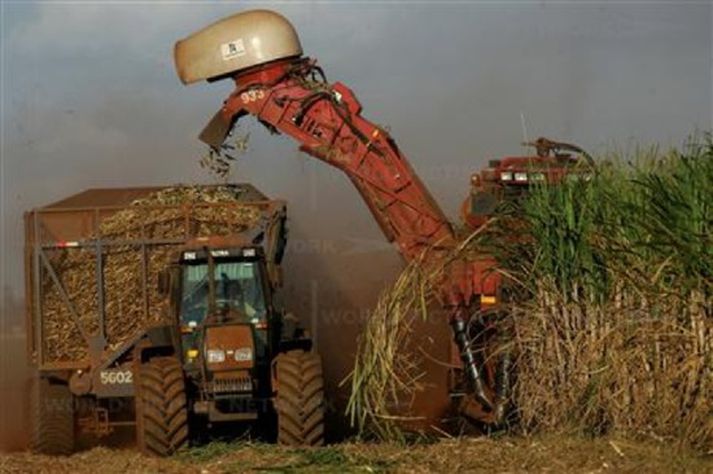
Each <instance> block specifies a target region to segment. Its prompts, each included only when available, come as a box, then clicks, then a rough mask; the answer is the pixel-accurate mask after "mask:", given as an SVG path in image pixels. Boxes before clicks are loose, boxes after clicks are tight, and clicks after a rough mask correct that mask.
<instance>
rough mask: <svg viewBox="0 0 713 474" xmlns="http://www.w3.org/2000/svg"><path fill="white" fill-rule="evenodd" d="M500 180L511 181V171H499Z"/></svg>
mask: <svg viewBox="0 0 713 474" xmlns="http://www.w3.org/2000/svg"><path fill="white" fill-rule="evenodd" d="M500 181H512V173H511V172H510V171H503V172H502V173H500Z"/></svg>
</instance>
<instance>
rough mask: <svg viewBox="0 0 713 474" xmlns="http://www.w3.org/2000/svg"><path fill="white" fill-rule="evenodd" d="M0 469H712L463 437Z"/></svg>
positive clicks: (220, 450) (574, 446)
mask: <svg viewBox="0 0 713 474" xmlns="http://www.w3.org/2000/svg"><path fill="white" fill-rule="evenodd" d="M0 472H3V473H20V472H22V473H25V472H37V473H50V472H52V473H91V474H97V473H102V474H111V473H122V474H126V473H158V472H161V473H183V472H189V473H198V474H209V473H211V474H212V473H230V472H276V473H277V472H285V473H287V472H341V473H347V472H369V473H373V472H489V473H492V472H558V473H559V472H568V473H580V472H581V473H596V472H624V473H629V472H630V473H637V474H640V473H652V472H661V473H664V472H666V473H668V472H713V452H712V453H709V454H708V455H700V454H693V453H691V452H688V451H685V450H680V449H677V448H673V447H671V445H670V444H666V443H659V442H654V441H651V442H634V441H628V440H623V439H616V438H611V439H596V440H585V439H580V438H573V437H539V438H514V437H506V438H500V439H488V438H463V439H454V440H441V441H439V442H436V443H432V444H417V445H410V446H398V445H390V444H368V443H345V444H338V445H332V446H328V447H325V448H319V449H290V448H282V447H277V446H271V445H266V444H256V443H251V442H239V441H237V442H232V443H220V442H214V443H211V444H208V445H206V446H204V447H200V448H191V449H189V450H186V451H184V452H181V453H179V454H177V455H176V456H174V457H173V458H171V459H156V458H149V457H145V456H142V455H141V454H139V453H137V452H136V451H134V450H121V449H108V448H94V449H92V450H89V451H85V452H81V453H77V454H75V455H73V456H71V457H65V458H53V457H48V456H38V455H32V454H29V453H12V454H0Z"/></svg>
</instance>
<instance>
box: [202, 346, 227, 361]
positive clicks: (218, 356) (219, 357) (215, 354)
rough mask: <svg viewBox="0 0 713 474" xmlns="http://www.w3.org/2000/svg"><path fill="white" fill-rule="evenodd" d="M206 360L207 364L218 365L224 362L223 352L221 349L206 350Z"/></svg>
mask: <svg viewBox="0 0 713 474" xmlns="http://www.w3.org/2000/svg"><path fill="white" fill-rule="evenodd" d="M206 358H207V359H208V363H209V364H218V363H220V362H225V351H224V350H223V349H208V351H207V352H206Z"/></svg>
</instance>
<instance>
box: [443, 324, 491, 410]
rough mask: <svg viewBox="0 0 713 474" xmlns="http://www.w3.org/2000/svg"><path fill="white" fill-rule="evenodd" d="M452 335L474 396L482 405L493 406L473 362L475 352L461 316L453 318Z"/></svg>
mask: <svg viewBox="0 0 713 474" xmlns="http://www.w3.org/2000/svg"><path fill="white" fill-rule="evenodd" d="M452 326H453V335H454V337H455V341H456V344H457V345H458V350H459V351H460V357H461V360H462V361H463V369H464V371H465V374H466V379H467V380H468V382H469V383H470V385H471V387H470V388H471V389H472V390H473V392H474V394H475V397H476V398H477V399H478V401H479V402H480V403H482V404H483V406H484V407H486V408H488V409H492V408H493V404H492V402H491V401H490V400H489V399H488V397H487V395H485V390H484V389H483V381H482V379H481V377H480V371H478V366H477V364H476V362H475V354H473V349H472V348H471V347H470V341H469V340H468V336H467V334H466V327H467V324H466V322H465V321H464V320H463V319H462V318H458V317H456V318H453V323H452Z"/></svg>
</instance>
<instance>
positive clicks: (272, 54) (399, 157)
mask: <svg viewBox="0 0 713 474" xmlns="http://www.w3.org/2000/svg"><path fill="white" fill-rule="evenodd" d="M175 64H176V70H177V72H178V76H179V77H180V79H181V81H182V82H183V83H184V84H190V83H194V82H198V81H203V80H207V81H209V82H212V81H217V80H221V79H230V80H232V81H234V82H235V90H234V91H233V92H232V93H231V94H230V96H229V97H228V98H227V99H226V100H225V102H224V103H223V106H222V107H221V109H220V110H219V111H218V112H217V113H216V114H215V116H214V117H213V119H212V120H211V122H210V123H209V124H208V125H207V126H206V128H205V129H204V130H203V132H202V133H201V136H200V138H201V139H202V140H203V141H204V142H206V143H207V144H209V145H210V146H211V147H212V148H213V149H214V150H215V151H217V152H219V151H220V149H221V147H222V146H223V144H224V142H225V140H226V138H227V137H228V136H229V134H230V131H231V130H232V129H233V127H234V125H235V123H236V122H237V120H238V119H240V118H241V117H244V116H247V115H252V116H254V117H255V118H256V119H257V120H258V121H259V122H260V123H262V124H263V125H264V126H265V127H267V128H268V129H269V130H270V131H271V132H273V133H280V134H285V135H288V136H290V137H292V138H293V139H294V140H296V141H297V142H298V143H299V145H300V150H302V151H304V152H305V153H307V154H308V155H310V156H313V157H315V158H317V159H319V160H321V161H324V162H325V163H327V164H330V165H332V166H334V167H336V168H339V169H340V170H342V171H343V172H344V173H345V174H346V175H347V176H348V177H349V178H350V180H351V181H352V183H353V184H354V186H355V187H356V188H357V190H358V191H359V193H360V194H361V196H362V198H363V199H364V201H365V202H366V204H367V206H368V207H369V209H370V210H371V212H372V214H373V216H374V218H375V219H376V221H377V222H378V224H379V226H380V227H381V229H382V231H383V232H384V234H385V236H386V238H387V239H388V240H389V241H390V242H395V243H396V244H397V246H398V248H399V250H400V253H401V255H402V256H403V257H404V259H405V260H407V261H411V260H413V259H417V258H418V259H420V258H424V260H423V261H424V265H434V266H436V265H440V264H442V263H443V261H444V259H446V258H447V257H448V256H449V255H451V254H452V252H453V250H454V249H455V248H456V247H457V245H458V244H459V240H458V239H457V237H456V235H455V233H454V229H453V227H452V226H451V223H450V222H449V221H448V219H447V218H446V217H445V215H444V213H443V212H442V211H441V209H440V207H439V206H438V204H437V203H436V202H435V200H434V199H433V197H432V196H431V194H430V193H429V192H428V190H427V189H426V187H425V186H424V185H423V183H422V182H421V180H420V179H419V177H418V176H417V175H416V173H415V172H414V171H413V169H412V168H411V166H410V165H409V163H408V161H407V159H406V157H405V156H404V155H403V154H402V153H401V152H400V150H399V148H398V147H397V145H396V142H395V141H394V139H393V138H392V137H391V136H390V134H389V132H388V131H386V130H385V129H383V128H381V127H379V126H378V125H375V124H374V123H372V122H370V121H368V120H366V119H365V118H363V117H362V116H361V105H360V103H359V101H358V100H357V98H356V97H355V95H354V93H353V92H352V91H351V90H350V89H349V88H348V87H347V86H346V85H344V84H342V83H341V82H336V83H329V82H327V80H326V79H325V76H324V73H323V71H322V69H321V68H320V67H319V66H318V65H317V62H316V61H315V60H314V59H310V58H308V57H304V56H303V54H302V47H301V45H300V41H299V38H298V36H297V33H296V31H295V29H294V28H293V26H292V25H291V24H290V22H289V21H288V20H287V19H285V18H284V17H282V16H281V15H279V14H277V13H275V12H272V11H268V10H253V11H246V12H242V13H238V14H236V15H233V16H230V17H227V18H225V19H223V20H220V21H218V22H216V23H213V24H212V25H209V26H207V27H206V28H204V29H202V30H200V31H198V32H196V33H194V34H192V35H190V36H189V37H187V38H185V39H183V40H181V41H179V42H178V43H176V47H175ZM536 143H539V146H538V156H537V157H526V158H506V159H504V160H501V161H499V162H496V163H492V166H491V167H490V168H488V169H487V170H485V171H483V172H481V173H480V174H477V175H474V176H473V178H472V183H473V186H474V190H473V193H472V194H471V199H470V201H469V205H468V210H467V212H466V220H467V222H469V223H470V224H471V225H474V226H478V225H480V224H481V223H482V222H481V221H480V219H481V216H482V217H487V214H489V213H490V212H492V205H491V204H492V203H493V202H494V201H493V200H492V198H491V197H490V196H493V197H495V198H497V194H498V193H502V192H507V190H508V189H510V188H522V187H523V186H525V185H527V184H528V183H530V182H532V181H537V180H541V179H542V178H543V177H544V179H561V177H562V176H564V175H565V174H566V169H567V167H568V166H569V165H570V164H571V163H573V160H575V158H573V157H570V156H563V155H562V154H561V153H559V152H558V151H565V150H567V149H571V151H576V152H579V151H581V150H578V149H575V148H574V147H568V146H567V145H565V144H557V143H554V142H549V141H546V140H539V141H538V142H536ZM533 165H535V167H536V168H537V169H538V171H534V170H533V169H531V168H532V166H533ZM494 190H497V192H496V193H495V194H493V193H492V191H494ZM486 196H487V197H486ZM483 204H485V205H486V206H485V209H484V210H483V209H481V208H482V207H483ZM445 273H446V279H445V280H444V281H443V283H442V291H441V301H442V303H443V305H444V306H445V307H446V308H447V309H448V313H449V318H450V325H451V327H452V328H453V334H454V338H453V341H454V342H455V347H454V351H453V352H454V353H455V354H457V359H459V360H456V361H455V362H456V363H457V364H460V365H461V366H462V370H460V371H459V373H460V374H462V375H461V376H462V378H463V381H462V383H460V384H457V385H459V386H460V387H465V392H466V393H465V396H462V397H459V398H460V399H461V404H460V411H461V413H463V414H464V415H466V416H467V417H469V418H471V419H474V420H476V421H479V422H484V423H488V424H498V423H500V422H501V421H502V419H503V415H504V413H505V407H506V404H507V400H508V398H509V395H508V393H507V391H508V386H509V383H508V370H507V369H508V358H507V357H504V358H503V360H502V363H501V364H499V367H497V368H496V369H495V370H493V369H492V368H490V367H486V365H487V364H486V362H485V361H484V360H483V358H482V357H479V356H478V354H476V352H475V351H474V350H473V345H472V344H471V340H470V337H469V335H468V332H467V327H468V323H469V320H470V318H471V316H472V315H473V314H475V313H480V312H481V311H482V310H491V309H492V308H493V307H495V306H496V305H497V304H498V301H499V296H500V295H499V292H500V288H501V277H500V274H499V273H498V272H497V271H496V262H495V260H494V259H493V258H492V257H491V256H489V255H482V256H477V257H469V258H468V259H462V260H456V261H451V262H450V263H448V271H447V272H445ZM494 372H497V374H494ZM496 380H499V381H500V382H498V383H496Z"/></svg>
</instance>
